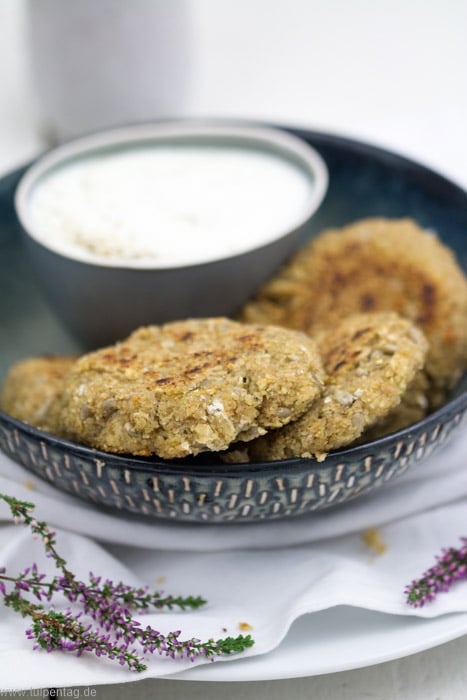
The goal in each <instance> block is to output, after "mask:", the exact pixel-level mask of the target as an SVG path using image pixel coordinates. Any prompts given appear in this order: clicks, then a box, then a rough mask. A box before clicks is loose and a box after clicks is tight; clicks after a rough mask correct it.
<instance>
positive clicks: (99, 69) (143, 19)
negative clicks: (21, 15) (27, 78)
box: [26, 0, 191, 141]
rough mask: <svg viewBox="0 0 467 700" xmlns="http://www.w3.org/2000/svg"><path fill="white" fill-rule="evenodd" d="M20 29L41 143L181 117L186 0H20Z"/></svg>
mask: <svg viewBox="0 0 467 700" xmlns="http://www.w3.org/2000/svg"><path fill="white" fill-rule="evenodd" d="M26 29H27V38H28V46H29V62H30V73H31V80H32V87H33V90H34V93H35V99H36V102H37V111H38V120H39V125H40V128H41V130H42V131H43V132H44V134H45V135H46V137H47V138H48V139H49V140H51V141H63V140H67V139H69V138H73V137H75V136H79V135H82V134H86V133H89V132H92V131H96V130H99V129H103V128H107V127H112V126H117V125H121V124H129V123H134V122H140V121H150V120H152V119H157V118H161V117H162V118H163V117H180V116H185V114H184V110H185V106H186V98H187V94H188V85H189V81H190V64H191V60H190V59H191V46H190V43H191V42H190V39H191V37H190V18H189V2H187V0H131V1H130V0H98V1H97V2H96V0H79V2H66V1H65V2H64V0H27V3H26Z"/></svg>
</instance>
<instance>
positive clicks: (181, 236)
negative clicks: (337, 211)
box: [28, 144, 314, 268]
mask: <svg viewBox="0 0 467 700" xmlns="http://www.w3.org/2000/svg"><path fill="white" fill-rule="evenodd" d="M313 189H314V182H313V178H312V176H311V175H310V174H308V173H307V172H306V170H305V169H304V168H302V167H300V165H299V164H296V163H295V162H294V161H293V160H287V159H286V158H285V157H281V155H275V154H274V153H272V152H271V153H270V152H268V151H267V150H261V149H257V150H256V149H254V148H248V147H242V146H238V147H234V146H230V145H228V146H222V145H219V146H215V145H203V144H199V145H183V144H176V145H160V144H155V145H151V144H149V145H137V146H133V147H132V148H127V149H124V148H123V149H120V150H118V151H114V152H109V153H107V154H106V153H101V154H98V155H89V156H87V157H84V158H78V159H76V160H70V161H68V162H65V164H62V165H61V166H60V167H59V168H56V169H53V170H51V171H50V172H48V173H46V174H45V175H44V176H43V177H41V178H40V179H39V180H38V181H37V182H36V183H35V185H34V187H33V188H32V191H31V192H30V195H29V202H28V210H29V211H28V216H29V220H30V223H31V225H32V226H33V228H34V230H35V232H36V237H37V238H39V239H40V240H41V241H42V242H43V243H44V244H45V245H46V246H48V247H49V248H51V249H53V250H55V251H57V252H60V253H63V254H65V255H69V256H71V257H75V258H77V259H81V260H84V261H89V262H96V263H99V262H104V264H106V265H108V264H116V265H118V264H122V265H124V264H125V263H127V264H130V265H131V266H132V267H161V268H164V267H178V266H183V265H190V264H196V263H200V262H208V261H211V260H216V259H220V258H224V257H228V256H230V255H234V254H237V253H242V252H246V251H247V250H250V249H252V248H256V247H258V246H261V245H263V244H267V243H268V242H271V241H273V240H275V239H276V238H278V237H279V236H281V235H282V234H284V233H286V232H287V231H289V230H292V229H293V228H294V227H296V226H298V225H300V224H301V223H302V222H303V220H304V219H305V218H306V215H307V212H308V208H309V205H310V199H311V198H312V193H313Z"/></svg>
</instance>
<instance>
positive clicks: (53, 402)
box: [0, 355, 77, 434]
mask: <svg viewBox="0 0 467 700" xmlns="http://www.w3.org/2000/svg"><path fill="white" fill-rule="evenodd" d="M76 360H77V356H75V355H73V356H65V357H60V356H52V355H51V356H47V357H33V358H30V359H27V360H22V361H21V362H18V363H17V364H15V365H13V367H11V369H10V371H9V372H8V374H7V376H6V379H5V382H4V384H3V389H2V393H1V396H0V407H1V409H2V411H5V413H9V414H10V415H11V416H13V418H17V419H18V420H21V421H23V422H24V423H29V424H30V425H33V426H34V427H36V428H40V429H41V430H45V431H46V432H49V433H53V434H58V433H59V420H58V413H59V401H60V398H61V393H62V389H63V384H64V379H65V376H66V375H67V374H68V372H69V371H70V369H71V368H72V366H73V365H74V363H75V362H76Z"/></svg>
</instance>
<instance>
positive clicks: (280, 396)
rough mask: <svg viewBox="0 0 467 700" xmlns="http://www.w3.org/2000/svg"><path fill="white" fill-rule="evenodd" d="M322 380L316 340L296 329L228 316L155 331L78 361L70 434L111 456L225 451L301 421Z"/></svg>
mask: <svg viewBox="0 0 467 700" xmlns="http://www.w3.org/2000/svg"><path fill="white" fill-rule="evenodd" d="M322 374H323V373H322V365H321V361H320V358H319V355H318V352H317V349H316V345H315V343H314V341H313V340H311V339H310V338H308V337H306V336H305V335H304V334H302V333H298V332H295V331H290V330H287V329H284V328H274V327H271V326H269V327H261V326H257V325H256V326H254V325H245V324H239V323H236V322H234V321H230V320H227V319H223V318H215V319H193V320H186V321H178V322H174V323H168V324H166V325H164V326H151V327H147V328H142V329H139V330H137V331H136V332H135V333H133V334H132V335H131V336H130V337H129V338H128V339H127V340H125V341H124V342H122V343H118V344H117V345H115V346H113V347H109V348H104V349H102V350H98V351H97V352H94V353H90V354H89V355H86V356H84V357H82V358H81V359H80V360H79V361H78V362H77V364H76V365H75V367H74V368H73V371H72V372H71V374H70V375H69V377H68V380H67V382H66V386H65V389H64V393H63V401H62V410H61V415H62V430H64V431H66V432H67V434H68V436H69V437H70V438H71V439H74V440H76V441H78V442H82V443H84V444H88V445H91V446H93V447H96V448H99V449H102V450H105V451H108V452H117V453H130V454H136V455H151V454H156V455H159V456H160V457H164V458H169V459H171V458H180V457H184V456H186V455H189V454H198V453H199V452H203V451H207V450H211V451H218V450H223V449H225V448H227V447H228V446H229V445H230V443H231V442H233V441H234V440H237V439H241V440H251V439H253V438H254V437H257V436H258V435H261V434H263V433H264V432H265V431H266V430H269V429H271V428H277V427H279V426H282V425H285V424H287V423H288V422H289V421H290V420H294V419H295V418H297V417H298V416H299V415H301V414H302V413H303V412H304V411H305V410H306V409H307V408H308V406H309V405H310V404H311V402H312V401H313V400H314V398H315V397H316V396H317V395H318V394H319V393H320V391H321V390H322Z"/></svg>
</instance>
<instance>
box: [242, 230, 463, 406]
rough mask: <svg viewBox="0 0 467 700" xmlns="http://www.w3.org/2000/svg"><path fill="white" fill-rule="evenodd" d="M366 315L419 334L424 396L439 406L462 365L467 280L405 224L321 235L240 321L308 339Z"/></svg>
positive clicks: (438, 246)
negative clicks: (394, 317) (396, 318)
mask: <svg viewBox="0 0 467 700" xmlns="http://www.w3.org/2000/svg"><path fill="white" fill-rule="evenodd" d="M366 311H379V312H381V311H394V312H397V313H398V314H400V315H401V316H403V317H404V318H407V319H410V320H411V321H412V322H413V323H414V324H416V325H417V326H418V327H419V328H421V329H422V330H423V332H424V334H425V336H426V338H427V339H428V342H429V346H430V347H429V351H428V356H427V362H426V372H427V376H428V378H429V381H430V384H431V391H430V395H429V398H430V403H431V405H432V406H436V405H438V404H439V403H440V402H441V401H442V400H443V398H444V391H445V390H446V389H449V388H450V387H452V386H453V385H454V384H455V382H456V381H457V380H458V379H459V377H460V375H461V373H462V371H463V370H464V369H465V367H466V364H467V280H466V277H465V275H464V273H463V271H462V270H461V268H460V267H459V265H458V263H457V261H456V259H455V257H454V255H453V253H452V252H451V251H450V250H449V249H448V248H447V247H446V246H445V245H443V244H442V243H441V242H440V240H439V239H438V238H437V237H436V236H435V235H434V234H433V233H432V232H429V231H424V230H423V229H421V228H420V227H419V226H418V225H417V224H416V223H415V222H414V221H412V220H410V219H402V220H388V219H366V220H363V221H358V222H356V223H353V224H351V225H349V226H346V227H344V228H343V229H332V230H328V231H326V232H324V233H322V234H321V235H320V236H318V237H317V238H316V239H314V240H312V241H311V242H310V243H309V244H308V245H307V246H306V247H305V248H304V249H302V250H301V251H299V252H298V253H297V254H296V255H295V257H294V258H293V259H292V261H291V262H290V263H289V264H288V265H286V266H285V267H284V268H283V269H282V270H281V271H280V272H279V273H278V275H277V276H276V277H275V278H274V279H272V280H271V281H270V282H269V283H267V284H266V285H265V286H264V287H263V288H262V289H261V290H260V292H259V293H258V295H257V297H256V298H255V299H254V300H253V301H252V302H251V303H249V304H247V306H246V307H245V308H244V309H243V311H242V313H241V319H242V320H244V321H247V322H255V323H273V324H277V325H281V326H287V327H291V328H296V329H300V330H303V331H306V332H308V333H310V334H314V333H316V331H318V330H320V329H322V328H323V327H324V328H325V327H332V326H333V325H334V324H335V323H336V322H337V321H339V320H340V319H342V318H345V317H347V316H349V315H350V314H353V313H358V312H366Z"/></svg>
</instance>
